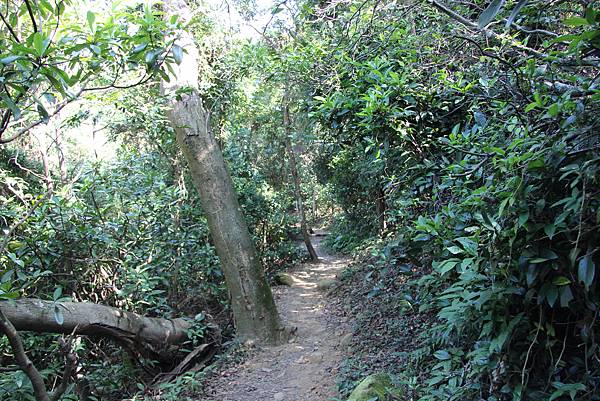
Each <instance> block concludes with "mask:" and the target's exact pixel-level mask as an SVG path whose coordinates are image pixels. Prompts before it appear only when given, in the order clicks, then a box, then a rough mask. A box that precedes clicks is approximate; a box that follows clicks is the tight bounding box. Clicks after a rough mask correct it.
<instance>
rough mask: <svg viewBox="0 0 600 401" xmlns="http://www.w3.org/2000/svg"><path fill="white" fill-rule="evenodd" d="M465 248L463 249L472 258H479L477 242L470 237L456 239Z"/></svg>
mask: <svg viewBox="0 0 600 401" xmlns="http://www.w3.org/2000/svg"><path fill="white" fill-rule="evenodd" d="M456 240H457V241H458V242H460V244H461V245H462V246H463V249H464V250H465V251H466V252H467V253H468V254H469V255H472V256H477V247H478V244H477V242H475V241H473V240H472V239H471V238H468V237H460V238H457V239H456Z"/></svg>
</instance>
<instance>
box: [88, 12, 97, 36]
mask: <svg viewBox="0 0 600 401" xmlns="http://www.w3.org/2000/svg"><path fill="white" fill-rule="evenodd" d="M86 19H87V23H88V26H89V27H90V31H92V32H94V23H95V22H96V14H94V13H93V12H92V11H88V12H87V15H86Z"/></svg>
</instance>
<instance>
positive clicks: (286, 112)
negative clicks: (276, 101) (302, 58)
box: [283, 91, 319, 262]
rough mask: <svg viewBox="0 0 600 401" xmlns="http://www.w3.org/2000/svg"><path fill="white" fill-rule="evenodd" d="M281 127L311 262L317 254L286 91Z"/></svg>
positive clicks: (301, 228)
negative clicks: (302, 184) (293, 143)
mask: <svg viewBox="0 0 600 401" xmlns="http://www.w3.org/2000/svg"><path fill="white" fill-rule="evenodd" d="M283 128H284V130H285V147H286V149H287V152H288V158H289V161H290V170H291V171H292V178H293V180H294V195H295V196H296V203H297V205H298V213H299V214H300V230H301V231H302V238H303V239H304V244H305V245H306V250H307V251H308V254H309V255H310V259H311V260H312V261H313V262H317V261H318V260H319V256H318V255H317V252H316V251H315V248H313V246H312V243H311V242H310V235H309V234H308V224H306V213H304V202H303V201H302V188H301V186H300V176H299V175H298V165H297V164H296V153H295V152H294V148H293V147H292V139H291V138H290V137H291V134H292V133H291V131H292V130H291V124H290V108H289V102H288V97H287V91H286V94H285V95H284V99H283Z"/></svg>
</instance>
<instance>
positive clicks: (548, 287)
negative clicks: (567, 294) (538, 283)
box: [538, 283, 558, 306]
mask: <svg viewBox="0 0 600 401" xmlns="http://www.w3.org/2000/svg"><path fill="white" fill-rule="evenodd" d="M557 299H558V287H557V286H555V285H553V284H551V283H545V284H544V285H543V286H542V288H540V292H539V295H538V303H539V304H541V303H542V302H544V300H546V301H547V302H548V305H550V306H554V304H555V303H556V300H557Z"/></svg>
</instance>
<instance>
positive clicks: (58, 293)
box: [52, 287, 62, 301]
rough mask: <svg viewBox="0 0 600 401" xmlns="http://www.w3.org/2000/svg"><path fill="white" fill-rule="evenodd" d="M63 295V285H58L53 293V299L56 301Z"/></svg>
mask: <svg viewBox="0 0 600 401" xmlns="http://www.w3.org/2000/svg"><path fill="white" fill-rule="evenodd" d="M61 295H62V287H56V289H55V290H54V294H52V299H53V300H54V301H57V300H58V299H59V298H60V296H61Z"/></svg>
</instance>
